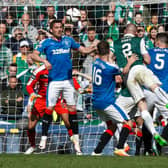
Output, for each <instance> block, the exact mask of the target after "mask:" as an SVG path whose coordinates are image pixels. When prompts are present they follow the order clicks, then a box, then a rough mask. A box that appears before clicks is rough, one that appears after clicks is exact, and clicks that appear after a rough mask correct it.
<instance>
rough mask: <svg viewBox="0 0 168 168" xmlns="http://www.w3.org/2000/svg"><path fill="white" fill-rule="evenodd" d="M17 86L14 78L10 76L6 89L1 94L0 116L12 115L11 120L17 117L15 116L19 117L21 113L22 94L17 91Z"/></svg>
mask: <svg viewBox="0 0 168 168" xmlns="http://www.w3.org/2000/svg"><path fill="white" fill-rule="evenodd" d="M17 84H18V80H17V78H16V76H10V77H9V86H8V88H7V89H5V90H3V91H2V93H1V96H2V97H1V104H2V112H1V114H6V115H8V116H10V115H14V116H13V118H15V117H17V116H16V115H21V114H22V112H23V93H22V91H21V90H18V87H17Z"/></svg>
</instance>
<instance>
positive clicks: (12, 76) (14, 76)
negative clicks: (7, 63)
mask: <svg viewBox="0 0 168 168" xmlns="http://www.w3.org/2000/svg"><path fill="white" fill-rule="evenodd" d="M11 78H16V79H17V77H16V75H10V76H9V79H11Z"/></svg>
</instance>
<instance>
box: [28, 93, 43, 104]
mask: <svg viewBox="0 0 168 168" xmlns="http://www.w3.org/2000/svg"><path fill="white" fill-rule="evenodd" d="M38 97H42V96H41V95H38V94H36V93H32V94H31V95H30V97H29V100H30V102H33V100H34V99H37V98H38Z"/></svg>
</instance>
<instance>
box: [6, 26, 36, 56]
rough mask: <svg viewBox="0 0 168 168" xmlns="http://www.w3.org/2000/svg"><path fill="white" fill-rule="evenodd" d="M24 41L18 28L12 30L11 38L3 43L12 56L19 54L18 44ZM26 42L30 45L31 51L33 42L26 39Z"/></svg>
mask: <svg viewBox="0 0 168 168" xmlns="http://www.w3.org/2000/svg"><path fill="white" fill-rule="evenodd" d="M23 39H25V38H24V37H23V32H22V29H21V28H19V27H16V28H15V29H14V30H13V35H12V37H11V38H9V39H7V40H6V41H5V45H6V46H7V47H8V48H10V49H11V50H12V53H13V55H15V54H17V53H18V52H19V48H20V46H19V43H20V41H21V40H23ZM26 40H27V41H28V42H29V44H30V50H32V49H33V42H32V41H31V40H30V39H29V38H26Z"/></svg>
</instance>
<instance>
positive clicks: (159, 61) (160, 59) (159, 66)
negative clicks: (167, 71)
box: [154, 54, 165, 69]
mask: <svg viewBox="0 0 168 168" xmlns="http://www.w3.org/2000/svg"><path fill="white" fill-rule="evenodd" d="M164 57H165V54H156V61H157V64H155V65H154V66H155V68H156V69H163V68H164V64H165V61H164Z"/></svg>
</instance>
